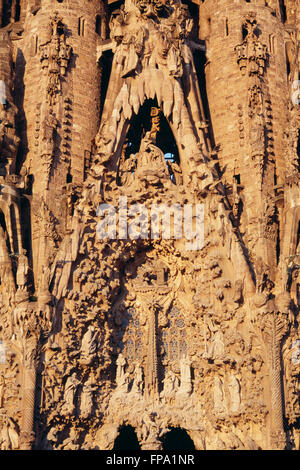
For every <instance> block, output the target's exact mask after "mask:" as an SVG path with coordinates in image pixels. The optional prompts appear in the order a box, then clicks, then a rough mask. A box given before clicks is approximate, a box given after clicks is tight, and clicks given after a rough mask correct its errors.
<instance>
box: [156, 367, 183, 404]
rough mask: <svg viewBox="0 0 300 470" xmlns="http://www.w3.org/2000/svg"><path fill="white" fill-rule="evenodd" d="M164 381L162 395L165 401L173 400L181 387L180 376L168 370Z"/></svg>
mask: <svg viewBox="0 0 300 470" xmlns="http://www.w3.org/2000/svg"><path fill="white" fill-rule="evenodd" d="M163 383H164V388H163V391H162V392H161V394H160V397H161V398H162V399H164V401H167V400H172V399H173V398H174V397H175V394H176V392H177V391H178V389H179V379H178V377H177V376H176V375H175V374H174V372H173V371H171V370H168V371H167V372H166V375H165V378H164V380H163Z"/></svg>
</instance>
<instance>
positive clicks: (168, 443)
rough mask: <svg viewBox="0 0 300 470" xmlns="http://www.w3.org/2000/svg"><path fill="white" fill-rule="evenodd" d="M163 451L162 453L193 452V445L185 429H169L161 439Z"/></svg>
mask: <svg viewBox="0 0 300 470" xmlns="http://www.w3.org/2000/svg"><path fill="white" fill-rule="evenodd" d="M162 441H163V450H164V451H177V450H180V451H182V450H185V451H193V450H195V445H194V442H193V441H192V439H191V438H190V436H189V435H188V433H187V432H186V431H185V429H182V428H171V429H170V431H169V432H167V433H166V434H165V435H164V437H163V439H162Z"/></svg>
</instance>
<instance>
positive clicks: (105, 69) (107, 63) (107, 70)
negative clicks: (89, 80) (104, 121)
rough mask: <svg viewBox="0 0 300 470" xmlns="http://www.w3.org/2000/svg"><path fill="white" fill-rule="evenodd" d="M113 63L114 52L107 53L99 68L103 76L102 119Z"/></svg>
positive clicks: (101, 92) (103, 55) (101, 91)
mask: <svg viewBox="0 0 300 470" xmlns="http://www.w3.org/2000/svg"><path fill="white" fill-rule="evenodd" d="M112 62H113V53H112V51H105V52H103V54H102V57H101V59H100V61H99V67H100V68H101V69H102V75H101V89H100V118H101V116H102V113H103V108H104V103H105V99H106V94H107V89H108V85H109V79H110V74H111V67H112Z"/></svg>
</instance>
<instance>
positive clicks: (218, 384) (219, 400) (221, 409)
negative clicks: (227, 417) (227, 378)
mask: <svg viewBox="0 0 300 470" xmlns="http://www.w3.org/2000/svg"><path fill="white" fill-rule="evenodd" d="M224 401H225V395H224V387H223V382H222V380H221V379H220V378H219V377H215V379H214V409H215V412H216V413H218V414H221V413H225V411H226V407H225V403H224Z"/></svg>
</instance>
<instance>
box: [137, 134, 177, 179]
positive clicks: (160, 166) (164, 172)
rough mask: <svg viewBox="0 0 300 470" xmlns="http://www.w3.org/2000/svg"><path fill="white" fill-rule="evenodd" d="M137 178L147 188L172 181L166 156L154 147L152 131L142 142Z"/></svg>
mask: <svg viewBox="0 0 300 470" xmlns="http://www.w3.org/2000/svg"><path fill="white" fill-rule="evenodd" d="M135 176H136V178H137V180H140V181H141V182H142V183H143V184H144V185H146V186H147V185H148V184H150V185H152V186H156V185H158V184H159V183H161V182H166V181H170V175H169V171H168V167H167V164H166V161H165V157H164V154H163V152H162V151H161V150H160V149H159V148H158V147H157V146H156V145H154V143H153V138H152V137H151V132H150V131H149V132H146V135H145V137H144V139H143V140H142V142H141V146H140V151H139V153H138V158H137V169H136V172H135Z"/></svg>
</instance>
